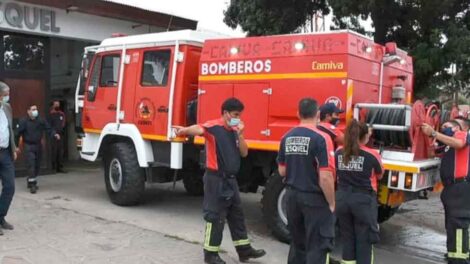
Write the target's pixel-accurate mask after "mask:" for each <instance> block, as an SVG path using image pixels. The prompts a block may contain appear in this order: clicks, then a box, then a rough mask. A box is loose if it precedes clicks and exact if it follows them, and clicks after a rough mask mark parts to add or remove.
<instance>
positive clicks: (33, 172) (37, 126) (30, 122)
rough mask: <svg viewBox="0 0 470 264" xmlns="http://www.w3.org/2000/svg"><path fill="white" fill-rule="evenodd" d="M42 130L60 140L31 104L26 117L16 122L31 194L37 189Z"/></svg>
mask: <svg viewBox="0 0 470 264" xmlns="http://www.w3.org/2000/svg"><path fill="white" fill-rule="evenodd" d="M44 131H46V132H47V133H48V134H49V135H50V136H51V137H52V138H54V139H56V140H60V135H59V134H57V133H56V132H55V131H54V130H53V129H52V128H51V126H50V125H49V123H47V121H45V120H44V119H42V118H41V117H39V111H38V107H37V106H36V105H35V104H32V105H31V106H30V107H29V108H28V117H27V118H24V119H22V120H20V122H19V124H18V136H19V137H21V138H22V139H23V143H24V146H25V151H24V154H25V157H26V163H27V165H28V171H29V176H28V178H27V184H28V189H29V190H30V192H31V193H33V194H34V193H36V191H37V190H38V187H37V176H38V175H39V168H40V167H41V157H42V145H41V139H42V135H43V133H44Z"/></svg>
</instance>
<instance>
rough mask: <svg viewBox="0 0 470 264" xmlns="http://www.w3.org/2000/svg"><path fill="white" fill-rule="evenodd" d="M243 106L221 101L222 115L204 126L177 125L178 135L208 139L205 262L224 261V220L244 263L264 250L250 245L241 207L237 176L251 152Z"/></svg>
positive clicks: (229, 101) (219, 263) (233, 102)
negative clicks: (242, 113)
mask: <svg viewBox="0 0 470 264" xmlns="http://www.w3.org/2000/svg"><path fill="white" fill-rule="evenodd" d="M243 109H244V106H243V104H242V102H240V101H239V100H238V99H236V98H229V99H227V100H226V101H225V102H224V103H223V104H222V118H220V119H217V120H213V121H209V122H207V123H205V124H203V125H194V126H190V127H186V128H183V127H174V128H175V129H176V135H178V136H183V135H188V136H203V137H204V138H205V140H206V173H205V175H204V179H203V180H204V202H203V212H204V219H205V220H206V231H205V239H204V261H205V262H206V263H209V264H224V263H225V261H223V260H222V259H221V258H220V256H219V254H218V252H219V249H220V244H221V242H222V233H223V230H224V225H225V219H227V222H228V226H229V229H230V233H231V235H232V240H233V243H234V245H235V248H236V250H237V253H238V256H239V259H240V261H241V262H246V261H248V260H249V259H250V258H260V257H262V256H264V255H265V254H266V252H265V251H264V250H262V249H261V250H256V249H254V248H253V247H251V243H250V241H249V240H248V235H247V230H246V226H245V219H244V216H243V211H242V207H241V200H240V192H239V189H238V183H237V179H236V175H237V173H238V172H239V169H240V163H241V157H240V156H242V157H246V156H247V155H248V146H247V144H246V142H245V139H244V137H243V131H244V124H243V122H242V121H241V120H240V114H241V112H242V111H243Z"/></svg>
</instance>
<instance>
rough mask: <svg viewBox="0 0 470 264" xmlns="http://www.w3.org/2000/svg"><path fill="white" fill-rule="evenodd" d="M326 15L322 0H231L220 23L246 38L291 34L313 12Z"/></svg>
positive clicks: (325, 6) (326, 7)
mask: <svg viewBox="0 0 470 264" xmlns="http://www.w3.org/2000/svg"><path fill="white" fill-rule="evenodd" d="M317 11H320V12H322V13H323V14H327V13H328V12H329V9H328V5H327V3H326V0H232V2H231V4H230V6H229V8H228V9H227V11H226V12H225V18H224V22H225V23H226V24H227V25H228V26H230V27H232V28H236V27H237V26H241V28H242V29H243V31H245V32H247V33H248V35H249V36H262V35H275V34H286V33H291V32H295V31H297V30H298V28H299V27H300V26H302V25H303V24H305V22H306V21H307V20H308V18H309V17H310V16H311V15H312V14H313V13H315V12H317Z"/></svg>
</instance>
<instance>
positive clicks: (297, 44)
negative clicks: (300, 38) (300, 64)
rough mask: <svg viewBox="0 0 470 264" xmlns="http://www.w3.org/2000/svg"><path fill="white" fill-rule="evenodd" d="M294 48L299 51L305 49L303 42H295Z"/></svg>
mask: <svg viewBox="0 0 470 264" xmlns="http://www.w3.org/2000/svg"><path fill="white" fill-rule="evenodd" d="M294 48H295V49H296V50H299V51H300V50H303V49H304V48H305V44H304V43H303V42H296V43H295V45H294Z"/></svg>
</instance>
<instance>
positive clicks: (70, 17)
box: [0, 0, 163, 41]
mask: <svg viewBox="0 0 470 264" xmlns="http://www.w3.org/2000/svg"><path fill="white" fill-rule="evenodd" d="M1 30H4V31H14V32H21V33H34V34H39V35H48V36H58V37H64V38H72V39H80V40H88V41H102V40H103V39H105V38H109V37H111V35H112V34H113V33H122V34H126V35H136V34H145V33H152V32H159V31H162V30H163V29H162V28H158V27H154V26H149V25H142V24H140V23H138V22H132V21H125V20H119V19H113V18H106V17H100V16H94V15H89V14H86V13H80V12H76V11H74V12H72V11H71V12H67V10H65V9H58V8H50V7H48V6H40V5H32V4H27V3H23V2H19V1H14V0H5V1H3V0H0V31H1Z"/></svg>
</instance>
